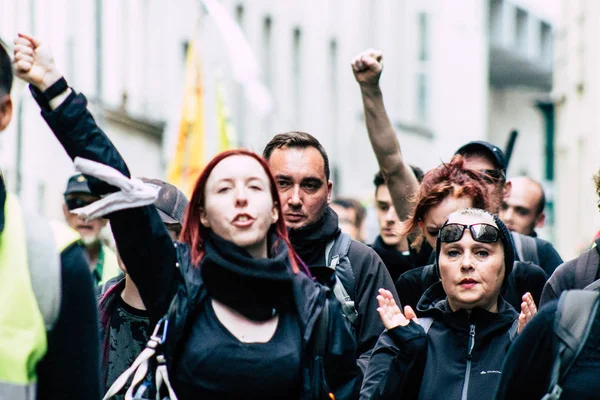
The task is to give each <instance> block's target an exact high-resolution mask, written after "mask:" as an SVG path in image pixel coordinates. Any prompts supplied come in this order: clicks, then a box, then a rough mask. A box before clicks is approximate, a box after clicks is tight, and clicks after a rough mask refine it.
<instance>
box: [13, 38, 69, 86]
mask: <svg viewBox="0 0 600 400" xmlns="http://www.w3.org/2000/svg"><path fill="white" fill-rule="evenodd" d="M14 51H15V58H14V61H13V63H14V69H15V75H16V76H18V77H19V78H21V79H23V80H24V81H26V82H28V83H31V84H32V85H33V86H36V87H37V88H38V89H40V90H41V91H42V92H43V91H45V90H46V89H48V88H49V87H50V86H52V85H53V84H54V83H55V82H56V81H58V80H59V79H60V78H61V77H62V74H61V73H60V71H59V70H58V69H57V67H56V64H55V63H54V57H53V56H52V51H51V50H50V48H49V47H48V46H47V45H44V44H42V43H40V42H39V41H38V40H37V39H35V38H33V37H31V36H28V35H25V34H23V33H19V35H18V36H17V38H16V39H15V50H14Z"/></svg>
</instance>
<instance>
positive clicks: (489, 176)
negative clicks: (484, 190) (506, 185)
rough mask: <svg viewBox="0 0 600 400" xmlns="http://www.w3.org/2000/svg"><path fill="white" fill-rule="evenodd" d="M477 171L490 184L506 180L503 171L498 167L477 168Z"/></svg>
mask: <svg viewBox="0 0 600 400" xmlns="http://www.w3.org/2000/svg"><path fill="white" fill-rule="evenodd" d="M477 172H479V173H480V175H481V179H483V180H484V181H485V182H486V183H488V184H490V185H495V184H497V183H499V182H504V181H505V180H506V176H504V172H502V171H501V170H499V169H479V170H477Z"/></svg>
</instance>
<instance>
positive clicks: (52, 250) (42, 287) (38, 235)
mask: <svg viewBox="0 0 600 400" xmlns="http://www.w3.org/2000/svg"><path fill="white" fill-rule="evenodd" d="M23 219H24V221H25V234H26V238H27V263H28V264H29V275H30V276H31V286H32V288H33V292H34V293H35V298H36V300H37V303H38V307H39V308H40V312H41V313H42V316H43V317H44V325H45V326H46V331H48V332H49V331H51V330H52V329H53V328H54V325H55V323H56V321H57V320H58V316H59V314H60V304H61V290H62V287H61V286H62V278H61V263H60V251H59V249H58V246H57V244H56V241H55V238H54V233H53V230H52V227H51V225H50V223H49V222H48V221H47V220H46V219H45V218H40V217H35V216H33V215H29V214H27V213H24V214H23Z"/></svg>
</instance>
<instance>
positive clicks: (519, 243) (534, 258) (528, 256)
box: [511, 232, 540, 265]
mask: <svg viewBox="0 0 600 400" xmlns="http://www.w3.org/2000/svg"><path fill="white" fill-rule="evenodd" d="M511 236H512V238H513V242H514V244H515V250H516V251H517V256H518V257H519V261H530V262H532V263H534V264H535V265H540V258H539V257H538V253H537V243H536V241H535V238H532V237H530V236H526V235H521V234H519V233H516V232H511Z"/></svg>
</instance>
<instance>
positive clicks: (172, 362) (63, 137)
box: [20, 41, 359, 400]
mask: <svg viewBox="0 0 600 400" xmlns="http://www.w3.org/2000/svg"><path fill="white" fill-rule="evenodd" d="M38 47H39V44H37V43H36V42H33V41H32V42H31V48H32V50H33V51H36V50H37V48H38ZM33 59H34V60H36V61H34V63H37V64H36V65H35V67H36V68H31V69H30V70H25V69H26V68H25V69H24V68H23V67H22V66H21V71H20V76H21V77H22V78H24V79H26V80H28V81H29V82H30V83H31V84H32V92H33V94H34V97H35V98H36V100H37V101H38V103H39V104H40V106H41V108H42V115H43V117H44V118H45V119H46V121H47V122H48V124H49V125H50V127H51V129H52V130H53V132H54V133H55V135H56V136H57V138H58V139H59V141H60V142H61V144H62V145H63V147H64V148H65V150H66V151H67V153H68V154H69V156H71V158H73V159H74V158H75V157H82V158H87V159H90V160H93V161H97V162H100V163H102V164H105V165H109V166H111V167H113V168H115V169H117V170H118V171H120V172H121V173H123V174H124V175H125V176H127V177H129V176H130V173H129V170H128V168H127V166H126V164H125V162H124V161H123V159H122V158H121V156H120V155H119V153H118V152H117V151H116V149H115V148H114V146H113V145H112V143H111V142H110V140H109V139H108V138H107V137H106V135H105V134H104V133H103V132H102V131H101V130H100V128H98V126H97V125H96V123H95V121H94V119H93V118H92V116H91V114H90V113H89V111H88V110H87V108H86V100H85V97H84V96H83V95H81V94H76V93H75V92H74V91H72V90H71V89H66V90H64V91H62V92H60V93H59V95H58V96H57V97H56V98H54V99H52V100H50V101H48V99H47V98H46V97H45V96H44V94H43V93H41V92H44V89H45V88H46V87H48V85H49V84H50V85H51V84H53V83H54V82H56V81H57V80H58V78H59V77H60V76H61V75H60V74H59V73H58V72H56V69H55V67H54V63H52V62H51V57H50V61H48V59H47V58H44V57H41V56H39V55H36V56H35V57H33ZM34 71H35V72H36V73H34ZM40 72H43V73H41V74H37V73H40ZM40 77H41V78H40ZM44 77H45V78H48V77H54V78H53V79H50V80H51V81H54V82H50V83H48V82H46V80H47V79H45V78H44ZM38 78H39V79H38ZM90 187H91V189H92V190H93V191H94V192H95V193H97V194H104V193H107V192H110V191H112V190H111V189H113V190H114V188H111V187H109V186H107V185H106V184H104V183H103V182H99V181H97V180H95V179H91V180H90ZM281 214H282V213H281V206H280V203H279V198H278V194H277V190H276V187H275V181H274V179H273V176H272V175H271V173H270V171H269V168H268V166H267V164H266V163H265V161H264V160H263V159H262V158H261V157H260V156H258V155H256V154H254V153H252V152H249V151H245V150H232V151H227V152H224V153H221V154H219V155H218V156H216V157H215V158H214V159H213V160H211V161H210V162H209V163H208V165H207V166H206V167H205V169H204V171H203V172H202V173H201V175H200V177H199V178H198V181H197V183H196V186H195V188H194V191H193V194H192V196H191V199H190V203H189V206H188V209H187V215H186V220H185V223H184V226H183V230H182V234H181V243H175V244H174V243H173V241H172V240H171V238H170V236H169V234H168V232H167V230H166V229H165V226H164V224H163V222H162V221H161V219H160V217H159V215H158V213H157V210H156V209H155V207H153V206H144V207H136V208H131V209H126V210H122V211H118V212H114V213H112V214H109V215H108V218H109V219H110V222H111V227H112V230H113V233H114V236H115V240H116V243H117V245H118V248H119V253H120V255H121V257H122V259H123V261H124V264H125V265H127V269H128V272H129V274H130V275H131V277H132V279H133V281H134V282H135V283H136V285H137V287H138V288H139V291H140V295H141V297H142V299H143V301H144V304H145V306H146V308H147V310H148V313H149V316H150V319H151V322H157V321H159V320H160V319H161V318H162V317H163V316H164V315H165V314H166V313H167V311H168V312H169V315H170V318H169V324H168V331H167V337H166V347H165V355H166V357H167V367H168V371H169V375H170V380H171V382H172V383H173V387H174V390H175V393H177V396H178V398H179V399H181V400H185V399H197V398H201V399H212V398H220V399H223V398H227V399H236V398H240V399H241V398H244V399H248V398H261V399H275V398H286V399H293V398H296V399H321V398H337V399H349V398H355V397H356V396H357V393H358V386H359V382H358V378H357V367H356V345H355V343H354V339H353V336H352V334H351V333H350V330H349V329H348V327H347V325H346V322H345V320H344V318H343V315H342V312H341V309H340V305H339V303H337V302H336V301H335V300H333V299H334V297H333V295H332V293H331V292H330V291H329V290H328V289H326V288H324V287H323V286H321V285H319V284H317V283H315V282H314V281H313V280H312V279H310V278H309V277H308V276H307V275H306V274H305V273H302V272H301V271H300V270H301V269H302V268H304V267H303V266H301V265H299V264H301V263H300V262H299V260H298V259H297V256H296V255H295V253H294V251H293V250H292V247H291V246H290V244H289V241H288V238H287V233H286V229H285V225H284V221H283V218H282V217H281ZM322 315H327V316H328V317H327V318H325V317H323V318H321V316H322ZM322 321H325V322H326V324H325V323H323V322H322Z"/></svg>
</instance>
